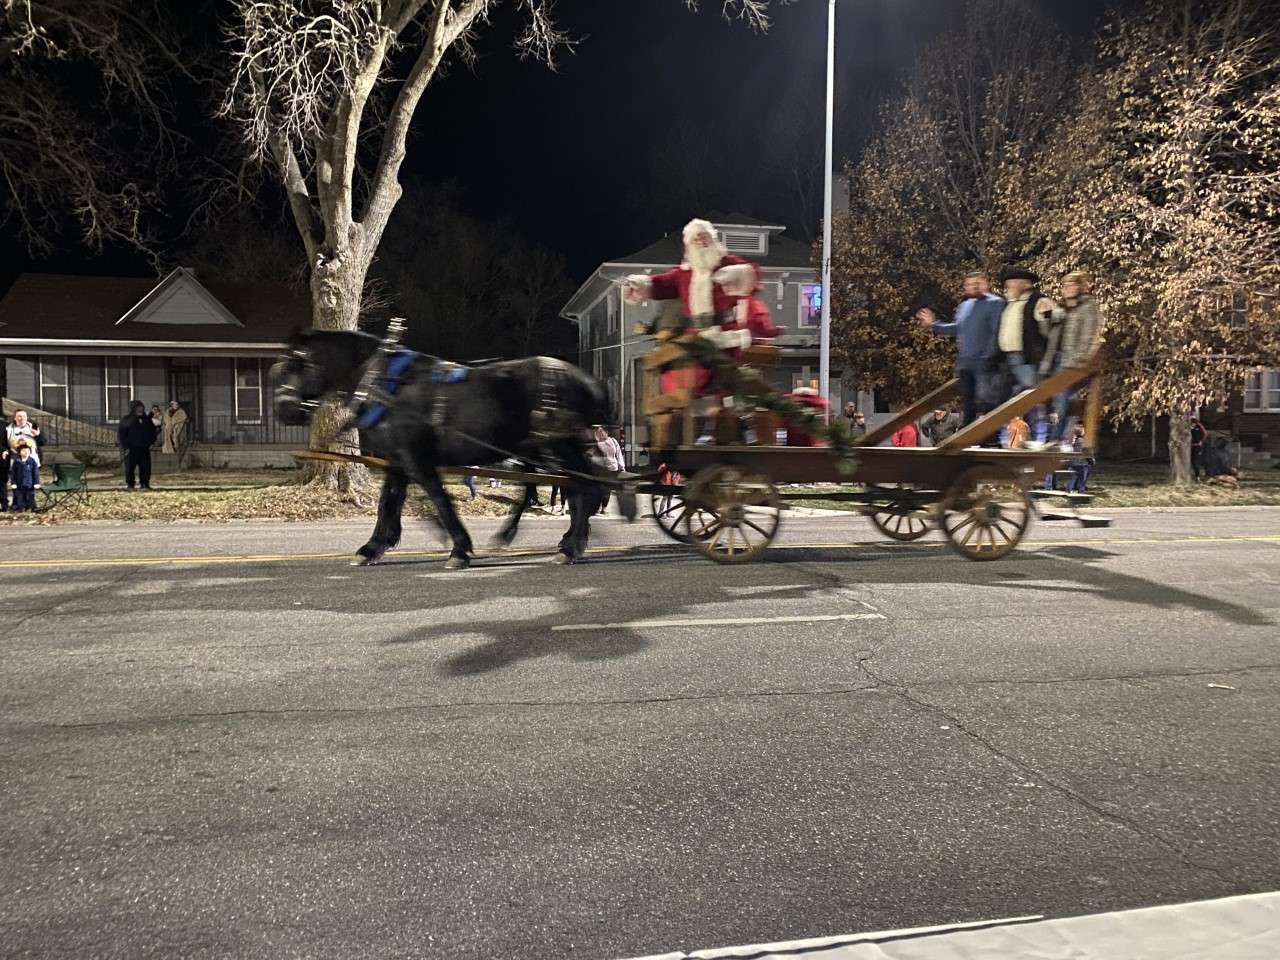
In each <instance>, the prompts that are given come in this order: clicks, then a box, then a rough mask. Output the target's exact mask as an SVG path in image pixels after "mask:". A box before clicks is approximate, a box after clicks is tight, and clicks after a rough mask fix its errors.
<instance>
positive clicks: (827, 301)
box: [818, 0, 836, 415]
mask: <svg viewBox="0 0 1280 960" xmlns="http://www.w3.org/2000/svg"><path fill="white" fill-rule="evenodd" d="M835 51H836V0H827V151H826V165H825V167H824V170H823V172H824V175H825V183H824V190H823V199H822V327H821V333H820V334H819V338H818V392H819V394H820V395H821V396H822V399H823V400H826V401H828V402H829V401H830V400H831V164H832V153H833V149H832V127H833V119H834V116H835V70H836V56H835ZM829 414H830V408H828V415H829Z"/></svg>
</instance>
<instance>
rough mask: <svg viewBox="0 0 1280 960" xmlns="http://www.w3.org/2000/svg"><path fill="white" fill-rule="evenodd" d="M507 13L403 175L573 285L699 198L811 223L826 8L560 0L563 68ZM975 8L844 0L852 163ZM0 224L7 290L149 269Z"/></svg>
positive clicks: (843, 105) (437, 104) (1069, 3)
mask: <svg viewBox="0 0 1280 960" xmlns="http://www.w3.org/2000/svg"><path fill="white" fill-rule="evenodd" d="M1028 2H1030V3H1032V4H1033V5H1034V6H1036V7H1038V8H1039V9H1040V10H1041V11H1042V12H1044V13H1045V14H1046V15H1048V16H1049V17H1051V18H1052V19H1054V20H1055V21H1056V22H1058V23H1059V24H1060V26H1061V27H1062V29H1064V30H1065V31H1067V32H1068V33H1070V34H1073V35H1075V36H1083V35H1086V34H1088V33H1089V32H1090V31H1091V30H1092V29H1093V27H1094V26H1095V25H1096V23H1097V22H1098V19H1099V17H1100V16H1101V15H1102V14H1103V12H1104V9H1105V7H1106V6H1107V3H1106V2H1105V0H1028ZM510 6H511V5H510V4H506V5H504V7H503V8H502V9H501V10H500V11H499V13H498V14H497V15H496V16H495V18H494V21H493V23H492V25H491V26H489V27H488V28H485V30H484V33H483V35H482V36H481V38H480V41H479V43H478V51H479V54H480V59H479V62H478V63H477V65H476V67H475V69H474V72H473V71H471V70H469V69H467V68H466V67H465V66H463V65H461V64H457V63H455V64H454V65H453V66H452V68H451V70H450V72H449V75H448V76H447V77H445V78H444V79H442V80H438V81H437V82H435V83H434V84H433V86H432V87H431V88H429V90H428V92H427V95H426V96H425V97H424V99H423V102H422V104H421V106H420V107H419V110H418V114H417V118H416V120H415V127H414V132H413V135H412V137H411V142H410V145H409V155H408V158H407V160H406V163H405V166H404V174H405V176H408V177H412V176H420V177H423V178H425V179H428V180H446V179H457V180H459V181H460V182H461V183H462V184H463V185H464V187H465V189H466V196H467V201H468V206H469V207H470V209H471V211H472V212H474V213H475V214H477V215H480V216H483V217H486V218H488V217H495V218H496V217H500V216H502V217H508V218H510V219H512V220H513V221H515V223H516V224H517V225H518V226H519V227H520V228H521V229H522V230H523V231H524V232H525V233H526V234H527V235H528V236H529V237H531V238H533V239H536V240H538V241H540V242H542V243H544V244H546V245H547V246H549V247H551V248H553V249H556V250H559V251H561V252H563V253H564V254H565V255H566V256H567V257H568V259H569V265H570V269H571V272H572V273H573V276H574V279H575V280H580V279H582V278H583V277H585V275H586V274H588V273H589V272H590V270H591V269H592V268H593V267H594V266H595V265H596V264H597V263H599V262H601V261H602V260H606V259H609V258H611V257H615V256H619V255H622V254H625V253H628V252H630V251H631V250H633V249H636V248H639V247H641V246H644V245H645V244H647V243H649V242H650V241H652V240H653V239H655V238H656V236H658V235H660V234H661V233H662V232H664V231H665V230H671V229H675V228H678V227H679V226H680V224H682V223H683V222H684V221H685V220H687V219H688V218H689V217H690V216H693V215H696V214H699V213H705V212H707V211H703V210H694V209H687V204H688V201H686V200H685V199H684V197H685V196H686V195H687V194H688V193H689V190H690V189H692V190H694V191H695V194H696V195H698V196H701V197H704V198H706V200H705V202H706V204H707V205H709V206H714V207H718V208H720V209H729V210H734V211H738V212H742V213H747V214H752V215H755V216H759V217H765V218H771V219H776V220H778V221H779V222H781V223H784V224H788V225H789V226H792V227H793V228H795V232H797V233H798V232H799V230H800V229H801V225H800V224H801V221H803V220H804V219H805V217H804V216H803V215H802V213H801V208H800V206H799V203H798V201H797V199H796V194H795V191H794V190H793V188H792V186H791V180H790V178H789V176H788V174H787V171H788V170H789V169H791V167H792V166H794V164H792V163H791V162H790V159H789V158H790V157H791V156H792V154H793V153H794V152H795V144H796V142H797V141H801V142H805V143H812V144H813V149H816V150H820V149H821V136H822V131H821V125H820V124H821V117H822V106H823V96H824V89H823V82H824V81H823V65H824V57H825V45H826V8H827V4H826V3H825V2H824V0H799V2H797V3H795V4H793V5H791V6H786V7H778V8H777V10H776V13H775V17H774V27H773V29H772V30H771V31H770V33H769V34H768V35H765V36H760V35H756V34H753V33H751V32H750V31H749V30H748V29H746V28H745V27H744V26H743V25H741V24H730V23H726V22H725V21H724V20H723V19H721V18H720V17H719V16H718V13H717V11H718V6H719V4H718V0H704V4H703V6H704V9H703V11H702V12H701V13H699V14H697V15H694V14H690V13H688V12H687V11H686V10H685V8H684V4H683V2H682V0H643V2H640V0H627V2H621V0H561V2H560V3H559V4H558V5H557V8H556V9H557V15H558V18H559V20H560V21H561V22H562V24H563V25H564V26H566V27H567V28H569V29H570V30H571V31H572V32H574V33H575V34H577V35H578V36H580V37H582V38H583V42H582V43H581V45H580V46H579V47H578V50H577V52H576V53H575V54H573V55H566V56H562V57H561V59H560V63H559V69H558V71H556V72H552V71H549V70H547V69H546V68H545V67H543V66H541V65H538V64H536V63H533V62H520V61H519V60H517V59H516V57H515V56H514V55H513V53H512V52H511V50H510V40H511V37H512V34H513V28H514V25H515V21H514V18H515V14H514V12H512V11H510V10H508V9H506V8H508V7H510ZM961 7H962V4H961V3H960V2H959V0H840V6H839V11H840V12H839V18H838V33H837V38H836V46H837V71H838V72H837V93H836V96H837V115H838V116H837V142H836V154H837V158H841V157H848V156H854V155H856V153H857V152H858V150H859V149H860V147H861V145H862V143H863V142H864V141H865V138H866V136H867V134H868V132H869V129H870V124H871V122H872V118H873V117H874V111H875V106H876V104H877V103H878V102H879V101H880V100H881V99H883V98H884V96H885V95H886V94H889V93H892V92H893V90H894V85H895V83H896V81H897V80H898V79H899V78H900V77H901V76H902V74H903V72H904V71H905V70H907V68H908V67H909V65H910V64H911V63H912V62H913V59H914V58H915V56H916V55H917V53H918V51H919V49H920V47H921V46H922V45H924V44H925V43H928V42H929V41H930V40H932V39H933V38H934V37H936V36H937V35H938V34H939V33H940V32H942V31H945V30H946V29H948V25H950V24H953V23H954V22H955V18H956V17H957V15H958V14H959V12H960V10H961ZM684 144H692V145H694V150H695V152H696V151H697V150H702V151H705V155H706V159H705V160H703V161H702V162H700V163H693V164H682V163H681V162H680V161H678V160H671V159H669V158H670V157H671V156H672V155H673V154H674V155H681V154H684V155H687V154H688V152H689V151H687V150H684V149H681V146H682V145H684ZM698 145H701V146H698ZM664 158H666V159H664ZM395 223H396V222H395V221H393V224H395ZM810 225H811V226H813V224H810ZM398 226H400V228H402V229H411V228H412V226H411V225H408V224H404V225H398ZM0 229H3V231H4V232H3V234H2V235H0V256H3V257H4V260H5V261H6V262H5V263H4V264H3V265H0V271H2V272H0V289H2V288H3V285H7V284H6V283H5V281H6V280H7V279H10V278H11V277H12V276H13V275H15V274H16V273H17V272H18V271H20V270H24V269H27V270H30V269H43V270H60V271H68V272H82V273H121V274H124V273H128V274H139V275H143V274H146V273H148V272H149V271H148V269H147V265H146V263H145V261H143V260H141V259H140V258H138V257H136V256H132V255H129V254H127V253H124V252H121V251H111V252H108V254H106V255H104V256H102V257H98V258H94V257H91V256H89V255H88V254H87V253H85V252H84V251H81V250H77V249H74V248H73V246H72V244H71V243H70V241H68V243H67V244H66V245H65V246H66V247H67V249H65V250H64V251H62V252H61V253H60V254H59V255H58V256H56V257H54V258H51V259H50V260H48V261H44V262H39V263H33V262H31V261H30V260H29V258H27V257H26V254H25V251H24V249H23V247H22V246H21V244H19V243H17V242H16V241H15V239H14V237H13V231H12V226H11V225H10V226H6V227H4V228H0Z"/></svg>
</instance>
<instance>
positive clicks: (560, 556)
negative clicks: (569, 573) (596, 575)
mask: <svg viewBox="0 0 1280 960" xmlns="http://www.w3.org/2000/svg"><path fill="white" fill-rule="evenodd" d="M551 562H552V563H558V564H560V565H561V566H563V567H567V566H568V565H569V564H571V563H574V562H575V561H574V559H573V557H571V556H569V555H568V554H567V553H564V552H560V553H557V554H556V555H555V556H554V557H552V558H551Z"/></svg>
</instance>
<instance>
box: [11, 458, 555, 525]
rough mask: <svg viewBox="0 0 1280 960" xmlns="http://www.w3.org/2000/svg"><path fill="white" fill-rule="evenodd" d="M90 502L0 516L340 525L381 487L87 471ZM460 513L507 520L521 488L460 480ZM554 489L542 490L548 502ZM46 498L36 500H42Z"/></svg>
mask: <svg viewBox="0 0 1280 960" xmlns="http://www.w3.org/2000/svg"><path fill="white" fill-rule="evenodd" d="M88 480H89V490H90V497H89V503H88V504H81V503H73V502H71V501H69V500H68V501H64V502H63V503H61V504H59V505H58V506H57V507H56V508H54V509H53V510H51V511H49V512H41V513H38V514H35V515H31V514H17V515H14V514H9V513H4V514H0V520H4V521H7V522H9V523H40V524H50V523H71V522H76V521H83V520H151V521H174V520H198V521H206V522H210V523H217V522H220V521H224V520H341V519H347V518H354V517H369V518H372V517H374V516H375V515H376V513H377V494H378V490H377V486H376V484H377V483H378V482H380V477H378V476H376V475H375V476H374V482H375V486H374V487H372V488H371V490H370V491H369V494H368V496H366V497H365V498H364V503H362V504H357V503H353V502H351V500H349V499H347V498H344V497H341V496H339V495H338V494H336V493H333V492H331V491H328V490H324V489H320V488H316V487H310V486H306V485H304V484H302V483H300V481H299V474H298V472H297V471H294V470H252V471H249V470H198V471H191V472H189V473H181V474H158V475H156V476H153V477H152V488H153V489H151V490H145V491H144V490H138V491H129V490H126V489H125V486H124V481H123V479H122V478H121V476H120V474H119V472H118V471H115V472H110V473H107V472H105V471H102V470H92V471H90V472H89V473H88ZM446 489H447V490H448V491H449V493H450V494H451V495H452V496H453V500H454V503H455V504H456V505H457V508H458V512H459V513H460V514H462V515H463V516H464V517H500V516H505V515H506V514H507V513H508V512H509V511H510V509H511V507H512V506H513V505H514V503H515V499H516V497H517V495H518V493H519V490H520V488H518V487H515V486H512V485H511V484H509V483H508V484H505V485H503V486H501V487H493V488H491V487H489V486H488V481H486V480H477V481H476V492H477V493H478V494H479V496H478V497H477V498H476V499H475V500H474V501H471V500H469V499H468V497H469V496H470V495H469V493H468V492H467V488H466V487H464V486H463V485H462V484H461V483H460V482H450V483H448V484H446ZM547 493H548V491H546V490H544V491H543V492H542V498H543V500H544V501H545V500H546V498H547ZM39 499H40V498H39V497H37V500H39ZM433 512H434V508H433V507H432V506H431V504H430V502H429V501H428V500H427V499H426V497H425V495H423V494H422V492H421V491H420V490H418V488H416V487H414V488H413V489H412V490H411V492H410V495H409V500H408V502H407V503H406V505H405V514H406V516H414V517H426V516H430V515H432V513H433Z"/></svg>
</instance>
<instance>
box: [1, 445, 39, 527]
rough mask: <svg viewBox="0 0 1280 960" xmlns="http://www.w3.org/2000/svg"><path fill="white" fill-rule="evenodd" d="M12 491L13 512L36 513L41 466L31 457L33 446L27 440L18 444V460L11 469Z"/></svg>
mask: <svg viewBox="0 0 1280 960" xmlns="http://www.w3.org/2000/svg"><path fill="white" fill-rule="evenodd" d="M8 481H9V486H10V489H12V490H13V512H14V513H22V512H23V511H25V510H29V511H31V512H32V513H35V510H36V491H37V490H39V489H40V464H39V463H37V462H36V461H35V460H34V459H33V458H32V456H31V444H29V443H27V442H26V441H25V440H24V441H22V442H21V443H20V444H18V455H17V459H15V460H14V461H13V466H12V467H10V468H9V476H8Z"/></svg>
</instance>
